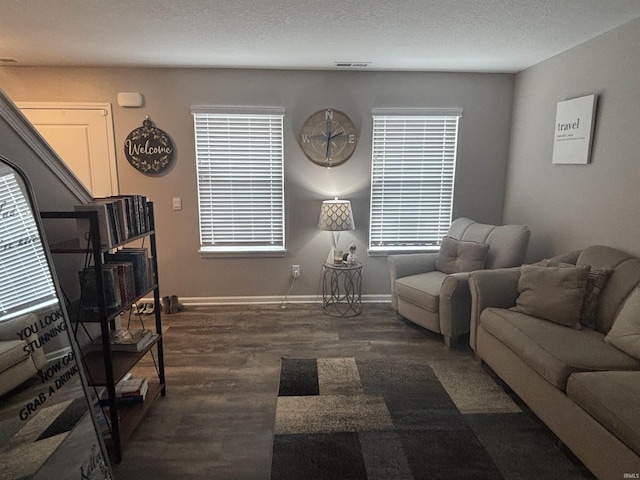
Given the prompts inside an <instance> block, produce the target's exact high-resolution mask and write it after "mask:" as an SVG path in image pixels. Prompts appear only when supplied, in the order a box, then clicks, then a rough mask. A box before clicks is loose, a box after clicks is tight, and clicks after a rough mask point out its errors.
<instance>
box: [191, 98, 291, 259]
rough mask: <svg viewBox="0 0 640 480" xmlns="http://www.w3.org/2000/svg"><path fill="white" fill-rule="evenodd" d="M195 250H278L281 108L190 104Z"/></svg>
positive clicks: (280, 248) (280, 238) (280, 243)
mask: <svg viewBox="0 0 640 480" xmlns="http://www.w3.org/2000/svg"><path fill="white" fill-rule="evenodd" d="M192 114H193V117H194V128H195V143H196V162H197V174H198V201H199V215H200V245H201V246H200V251H201V252H204V253H206V252H269V251H271V252H274V251H283V250H284V248H285V238H284V161H283V157H284V152H283V117H284V110H283V109H282V108H275V107H274V108H225V107H219V108H215V107H193V108H192Z"/></svg>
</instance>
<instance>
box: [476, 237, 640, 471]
mask: <svg viewBox="0 0 640 480" xmlns="http://www.w3.org/2000/svg"><path fill="white" fill-rule="evenodd" d="M567 264H574V265H575V267H581V266H582V267H585V266H590V268H587V270H588V272H589V273H588V275H587V277H586V280H585V283H584V290H582V295H583V296H582V297H581V302H582V305H578V306H577V308H578V310H576V306H575V305H576V304H575V301H574V299H575V298H577V297H576V296H575V295H574V293H575V292H577V291H579V289H578V290H571V289H573V288H574V287H575V286H576V285H578V286H579V287H580V288H582V287H583V283H582V282H583V277H584V272H583V269H580V268H575V267H573V268H572V266H571V265H567ZM567 272H569V273H567ZM604 274H606V275H604ZM568 275H573V279H572V280H568V278H569V277H568ZM599 276H600V277H599ZM607 276H608V279H607V278H606V277H607ZM598 278H600V280H598ZM603 278H604V281H602V279H603ZM558 279H559V280H558ZM576 279H577V280H576ZM574 280H575V281H576V282H577V283H575V282H574ZM536 282H537V283H536ZM554 282H556V283H554ZM572 282H574V283H572ZM594 282H595V283H594ZM598 282H600V284H599V285H597V284H598ZM469 284H470V290H471V297H472V315H471V334H470V344H471V347H472V348H473V350H475V352H476V355H477V356H478V357H479V358H480V359H481V360H482V361H484V362H486V363H487V364H488V365H489V366H490V367H491V368H492V369H493V371H494V372H495V373H496V374H497V375H498V376H500V377H501V378H502V380H504V381H505V382H506V383H507V384H508V385H509V386H510V387H511V388H512V389H513V391H514V392H515V393H516V394H517V395H518V396H519V397H520V398H521V399H522V400H524V402H525V403H526V404H527V405H528V406H529V407H530V408H531V410H532V411H533V412H534V413H535V414H536V415H537V416H538V417H539V418H540V419H541V420H542V421H544V422H545V423H546V425H547V426H548V427H549V428H550V429H551V430H552V431H553V432H554V433H555V434H556V435H557V437H558V438H559V439H560V440H561V441H562V442H563V443H564V444H566V445H567V446H568V447H569V448H570V449H571V450H572V451H573V452H574V453H575V455H576V456H577V457H578V458H579V459H580V460H581V461H582V462H583V463H584V464H585V465H586V467H587V468H589V469H590V470H591V471H592V472H593V473H594V474H595V475H596V476H597V477H598V478H600V479H616V480H617V479H622V478H639V477H638V476H633V475H640V259H638V258H635V257H632V256H630V255H628V254H626V253H624V252H621V251H619V250H616V249H613V248H609V247H604V246H592V247H588V248H586V249H584V250H582V251H580V252H575V253H573V254H570V255H567V256H564V257H557V258H555V259H553V260H552V261H550V262H546V263H544V262H543V263H542V264H541V265H534V266H529V265H525V266H522V267H520V268H510V269H501V270H493V271H489V270H485V271H478V272H474V273H472V274H471V276H470V280H469ZM594 285H596V286H595V288H594ZM550 286H551V288H549V287H550ZM585 294H586V295H585ZM531 299H533V303H528V300H531ZM535 302H538V303H537V305H536V303H535ZM589 308H590V309H592V314H593V316H592V318H589V316H588V315H587V310H589ZM554 309H555V313H554ZM568 309H572V311H573V313H572V314H571V315H570V316H571V317H572V318H573V317H575V312H576V311H577V312H578V313H579V318H578V321H579V324H576V323H575V322H576V321H575V320H574V321H573V323H571V322H569V320H568V317H567V316H565V313H566V311H567V310H568ZM553 315H556V316H557V318H553ZM560 317H562V318H560ZM625 474H627V476H626V477H625V476H624V475H625Z"/></svg>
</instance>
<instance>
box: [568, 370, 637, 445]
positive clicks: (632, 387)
mask: <svg viewBox="0 0 640 480" xmlns="http://www.w3.org/2000/svg"><path fill="white" fill-rule="evenodd" d="M567 395H568V397H569V398H570V399H571V400H573V401H574V402H575V403H576V404H578V405H579V406H580V407H581V408H582V409H583V410H584V411H586V412H587V413H588V414H589V415H591V416H592V417H593V418H595V419H596V420H597V421H598V422H600V424H602V426H604V427H605V428H606V429H607V430H609V431H610V432H611V433H613V434H614V435H615V436H616V437H618V438H619V439H620V440H621V441H622V442H624V443H625V444H626V445H627V446H628V447H629V448H630V449H631V450H633V451H634V452H636V453H637V454H638V455H640V402H638V398H640V372H585V373H574V374H573V375H571V376H570V377H569V380H568V382H567Z"/></svg>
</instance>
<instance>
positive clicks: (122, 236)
mask: <svg viewBox="0 0 640 480" xmlns="http://www.w3.org/2000/svg"><path fill="white" fill-rule="evenodd" d="M74 209H75V211H77V212H81V211H95V212H98V228H99V232H100V246H101V248H103V249H106V250H111V249H112V248H114V247H115V246H116V245H118V244H121V243H123V242H125V241H126V240H128V239H130V238H133V237H136V236H139V235H142V234H144V233H146V232H148V231H149V230H150V228H149V227H150V222H149V215H148V213H149V212H148V206H147V198H146V197H145V196H144V195H115V196H112V197H100V198H94V199H93V201H92V202H89V203H84V204H81V205H76V206H75V207H74ZM76 224H77V228H78V237H79V239H80V245H81V246H83V245H86V244H87V242H88V241H89V239H90V237H89V234H90V233H89V232H90V221H89V219H88V218H78V219H77V221H76Z"/></svg>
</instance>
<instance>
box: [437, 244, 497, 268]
mask: <svg viewBox="0 0 640 480" xmlns="http://www.w3.org/2000/svg"><path fill="white" fill-rule="evenodd" d="M488 251H489V244H487V243H477V242H465V241H462V240H456V239H455V238H452V237H444V238H443V239H442V244H441V245H440V253H438V258H437V259H436V268H437V269H438V270H439V271H441V272H442V273H458V272H472V271H473V270H481V269H483V268H484V263H485V261H486V260H487V252H488Z"/></svg>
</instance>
